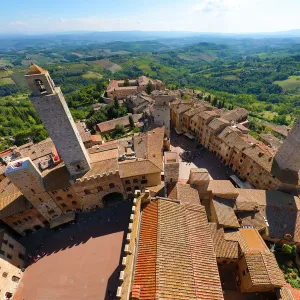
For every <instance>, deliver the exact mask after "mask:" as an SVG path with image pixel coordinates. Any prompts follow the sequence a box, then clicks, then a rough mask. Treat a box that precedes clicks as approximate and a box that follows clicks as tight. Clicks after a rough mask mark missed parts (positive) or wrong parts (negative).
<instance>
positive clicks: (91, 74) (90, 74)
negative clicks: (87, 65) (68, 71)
mask: <svg viewBox="0 0 300 300" xmlns="http://www.w3.org/2000/svg"><path fill="white" fill-rule="evenodd" d="M82 77H83V78H87V79H91V78H92V79H101V78H102V77H103V76H102V75H101V74H99V73H96V72H88V73H86V74H84V75H82Z"/></svg>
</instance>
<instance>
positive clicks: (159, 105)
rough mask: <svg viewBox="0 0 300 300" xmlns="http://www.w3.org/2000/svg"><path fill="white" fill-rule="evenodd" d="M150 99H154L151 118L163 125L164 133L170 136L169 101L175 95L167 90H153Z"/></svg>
mask: <svg viewBox="0 0 300 300" xmlns="http://www.w3.org/2000/svg"><path fill="white" fill-rule="evenodd" d="M151 96H152V99H153V100H155V104H154V111H153V119H154V123H155V124H157V125H159V126H165V134H166V136H167V137H168V138H170V105H169V103H170V101H173V100H175V96H173V95H171V94H170V92H168V91H153V92H152V93H151Z"/></svg>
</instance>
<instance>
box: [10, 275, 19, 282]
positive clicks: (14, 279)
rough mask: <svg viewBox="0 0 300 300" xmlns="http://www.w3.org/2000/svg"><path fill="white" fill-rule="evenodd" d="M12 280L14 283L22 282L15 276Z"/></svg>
mask: <svg viewBox="0 0 300 300" xmlns="http://www.w3.org/2000/svg"><path fill="white" fill-rule="evenodd" d="M11 280H12V281H13V282H19V281H20V278H19V277H17V276H13V277H12V278H11Z"/></svg>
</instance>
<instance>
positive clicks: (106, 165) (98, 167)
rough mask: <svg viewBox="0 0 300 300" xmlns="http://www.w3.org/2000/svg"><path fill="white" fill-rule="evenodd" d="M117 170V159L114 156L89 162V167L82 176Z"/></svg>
mask: <svg viewBox="0 0 300 300" xmlns="http://www.w3.org/2000/svg"><path fill="white" fill-rule="evenodd" d="M116 171H118V160H117V159H115V158H112V159H107V160H102V161H98V162H95V163H92V164H91V169H90V170H89V171H88V172H87V173H86V174H84V176H83V177H90V176H93V175H101V174H107V173H109V172H116Z"/></svg>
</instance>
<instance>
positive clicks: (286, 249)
mask: <svg viewBox="0 0 300 300" xmlns="http://www.w3.org/2000/svg"><path fill="white" fill-rule="evenodd" d="M282 252H283V253H285V254H288V255H295V254H296V252H297V247H296V245H292V246H290V245H288V244H283V245H282Z"/></svg>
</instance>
